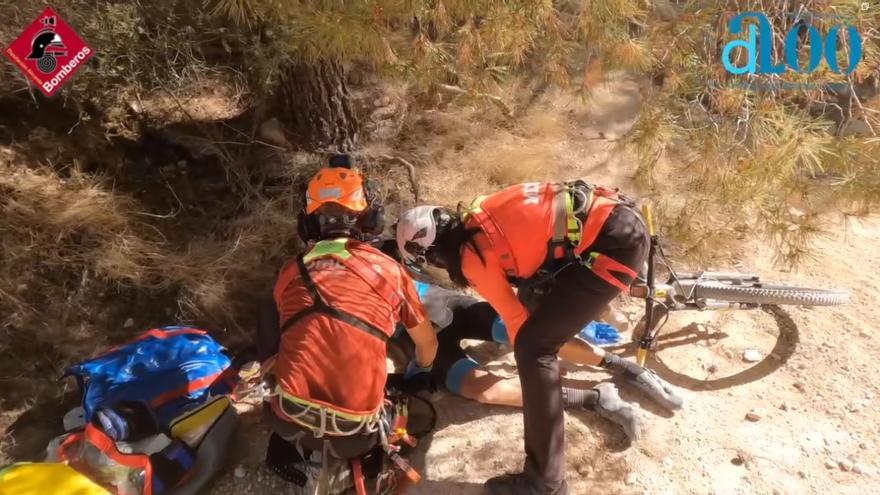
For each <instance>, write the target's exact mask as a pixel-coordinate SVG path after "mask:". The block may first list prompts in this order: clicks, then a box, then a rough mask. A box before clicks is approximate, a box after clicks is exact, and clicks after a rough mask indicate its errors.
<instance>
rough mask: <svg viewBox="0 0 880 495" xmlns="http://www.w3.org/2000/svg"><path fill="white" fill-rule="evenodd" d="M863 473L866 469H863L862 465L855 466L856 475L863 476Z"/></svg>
mask: <svg viewBox="0 0 880 495" xmlns="http://www.w3.org/2000/svg"><path fill="white" fill-rule="evenodd" d="M863 471H864V469H863V468H862V465H861V464H853V466H852V472H854V473H856V474H862V472H863Z"/></svg>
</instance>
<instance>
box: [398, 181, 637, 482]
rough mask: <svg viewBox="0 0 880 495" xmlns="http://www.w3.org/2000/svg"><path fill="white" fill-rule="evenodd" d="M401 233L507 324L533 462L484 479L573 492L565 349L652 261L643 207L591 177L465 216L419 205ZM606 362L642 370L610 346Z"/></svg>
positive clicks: (492, 203) (408, 249) (521, 189)
mask: <svg viewBox="0 0 880 495" xmlns="http://www.w3.org/2000/svg"><path fill="white" fill-rule="evenodd" d="M396 235H397V244H398V248H399V250H400V252H401V254H402V255H403V257H404V258H405V259H406V261H408V262H411V263H413V262H415V263H422V262H427V263H428V264H431V265H434V266H437V267H440V268H445V269H446V271H447V272H448V274H449V276H450V278H451V279H452V281H453V282H455V283H456V284H458V285H459V286H462V287H464V286H470V287H472V288H473V289H474V290H475V291H476V292H477V293H478V294H479V295H480V296H482V297H483V298H484V299H486V301H487V302H489V303H490V304H491V305H492V307H493V308H495V310H496V311H497V312H498V314H499V315H500V317H501V319H502V320H503V321H504V322H505V324H506V326H507V331H508V338H509V341H510V342H511V343H512V344H513V346H514V355H515V357H516V363H517V368H518V372H519V377H520V382H521V384H522V391H523V421H524V426H525V451H526V461H525V467H524V472H523V473H518V474H511V475H504V476H499V477H495V478H492V479H490V480H489V481H487V482H486V489H487V491H488V493H490V494H492V495H508V494H511V495H531V494H541V495H543V494H552V495H564V494H567V493H568V488H567V485H566V482H565V457H564V452H565V450H564V416H563V407H564V405H565V404H566V403H567V401H576V402H577V401H582V398H578V397H564V396H563V394H562V390H561V382H560V377H559V364H558V359H557V356H558V353H559V349H560V348H561V347H562V346H563V345H564V344H565V343H566V342H567V341H568V340H569V339H571V338H572V337H573V336H574V335H575V334H577V333H578V332H579V331H580V330H581V329H582V328H583V327H584V326H585V325H586V324H587V323H589V322H590V321H592V320H594V319H597V318H598V317H599V315H600V314H601V313H602V312H603V311H604V309H605V307H606V306H607V305H608V303H609V302H611V301H612V300H613V299H614V297H615V296H617V294H619V293H620V292H621V291H623V290H626V289H627V288H628V287H629V285H630V284H631V283H632V282H633V280H634V279H635V277H636V276H637V270H638V269H639V268H641V267H642V265H643V264H644V262H645V260H646V258H647V253H648V246H649V236H648V232H647V228H646V226H645V223H644V221H643V220H642V218H641V215H640V213H639V212H638V211H637V210H636V209H635V208H634V205H633V203H632V202H631V201H629V200H628V199H627V198H626V197H624V196H623V195H621V194H619V193H617V191H616V190H611V189H607V188H604V187H599V186H594V185H592V184H588V183H586V182H583V181H574V182H570V183H565V184H556V183H528V184H520V185H516V186H512V187H508V188H506V189H504V190H502V191H499V192H497V193H495V194H491V195H488V196H482V197H479V198H477V199H476V200H474V202H473V203H472V204H471V205H470V207H468V208H466V209H464V210H463V211H462V212H461V213H456V212H454V211H451V210H449V209H447V208H442V207H437V206H421V207H418V208H414V209H412V210H409V211H407V212H405V213H404V214H403V215H402V216H401V217H400V220H399V221H398V224H397V232H396ZM514 287H517V288H518V291H514ZM603 365H605V366H606V367H609V368H612V369H613V368H621V369H623V370H627V369H629V368H630V367H635V366H636V365H635V363H631V362H629V361H626V360H623V359H621V358H619V357H617V356H615V355H613V354H610V353H608V354H606V355H605V356H604V357H603ZM632 372H633V373H639V372H641V373H642V374H644V369H641V368H640V369H639V370H636V369H633V370H632Z"/></svg>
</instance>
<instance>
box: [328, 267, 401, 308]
mask: <svg viewBox="0 0 880 495" xmlns="http://www.w3.org/2000/svg"><path fill="white" fill-rule="evenodd" d="M341 261H342V264H343V265H345V267H346V268H348V269H350V270H351V271H353V272H354V273H355V275H357V276H358V277H360V278H361V279H362V280H363V281H364V282H366V283H367V285H369V286H370V287H371V288H372V289H373V291H375V292H376V294H378V295H379V296H380V297H382V299H385V301H386V302H387V303H388V304H390V305H391V307H392V308H394V309H395V310H397V308H399V307H400V304H401V302H402V298H401V295H400V290H399V289H400V287H394V286H393V285H392V283H391V282H390V281H389V280H388V278H387V275H386V274H384V273H379V272H378V271H376V269H374V268H373V267H372V266H370V265H369V263H368V262H367V261H366V260H364V259H363V258H359V257H357V256H354V255H352V257H351V258H348V259H347V260H341Z"/></svg>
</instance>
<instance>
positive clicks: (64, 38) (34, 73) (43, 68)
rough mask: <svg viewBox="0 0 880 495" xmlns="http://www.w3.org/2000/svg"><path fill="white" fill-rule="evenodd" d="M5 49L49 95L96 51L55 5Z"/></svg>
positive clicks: (9, 56) (24, 71) (25, 72)
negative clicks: (59, 12)
mask: <svg viewBox="0 0 880 495" xmlns="http://www.w3.org/2000/svg"><path fill="white" fill-rule="evenodd" d="M3 53H4V54H5V55H6V57H7V58H9V60H12V61H13V62H14V63H15V65H17V66H18V67H19V69H21V71H22V72H23V73H24V74H25V75H26V76H27V77H28V78H29V79H30V80H31V81H33V82H34V83H36V84H37V86H39V87H40V90H41V91H42V92H43V94H45V95H46V96H52V95H53V94H55V91H56V90H58V88H60V87H61V85H62V84H64V83H66V82H67V81H69V80H70V78H71V77H73V75H74V74H75V73H76V71H78V70H80V69H81V68H82V67H84V66H85V65H86V62H87V61H88V60H89V59H90V58H92V55H94V54H95V52H93V51H92V49H91V48H89V46H88V45H86V42H85V41H83V39H82V38H80V37H79V35H78V34H76V32H75V31H74V30H73V28H71V27H70V25H69V24H67V23H66V22H64V19H62V18H61V16H59V15H58V14H57V13H55V11H54V10H52V9H51V8H46V10H44V11H43V13H42V14H40V17H38V18H37V20H35V21H34V22H33V23H32V24H31V25H30V26H28V27H27V28H25V30H24V32H22V33H21V34H20V35H19V36H18V38H16V39H15V41H13V42H12V44H11V45H9V48H7V49H6V51H4V52H3Z"/></svg>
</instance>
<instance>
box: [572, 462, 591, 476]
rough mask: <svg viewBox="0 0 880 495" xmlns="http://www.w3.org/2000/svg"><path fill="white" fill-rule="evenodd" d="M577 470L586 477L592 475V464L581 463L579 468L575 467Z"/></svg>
mask: <svg viewBox="0 0 880 495" xmlns="http://www.w3.org/2000/svg"><path fill="white" fill-rule="evenodd" d="M575 471H577V473H578V474H579V475H581V476H583V477H584V478H587V477H589V476H590V466H589V464H581V465H580V466H578V467H577V468H575Z"/></svg>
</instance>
